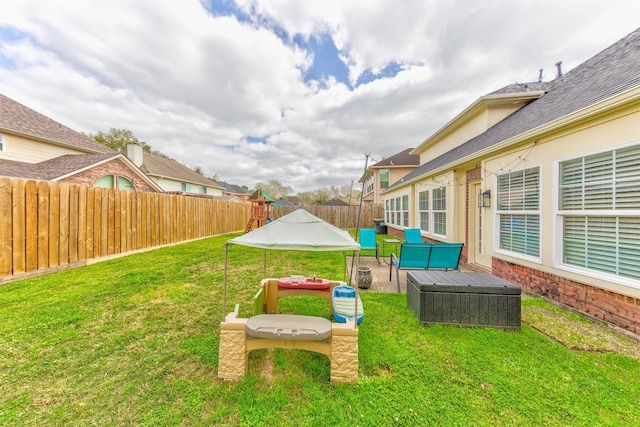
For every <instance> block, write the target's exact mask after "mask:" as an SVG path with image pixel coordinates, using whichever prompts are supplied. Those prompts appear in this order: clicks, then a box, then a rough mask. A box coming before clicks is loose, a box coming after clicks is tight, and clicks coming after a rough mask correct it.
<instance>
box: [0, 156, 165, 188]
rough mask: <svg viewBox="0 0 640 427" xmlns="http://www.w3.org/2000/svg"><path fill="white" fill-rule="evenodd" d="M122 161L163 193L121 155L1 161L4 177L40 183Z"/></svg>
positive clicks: (0, 168) (0, 165)
mask: <svg viewBox="0 0 640 427" xmlns="http://www.w3.org/2000/svg"><path fill="white" fill-rule="evenodd" d="M115 159H120V160H121V161H123V162H125V163H126V164H127V165H128V166H129V168H130V169H131V170H132V171H133V172H134V173H136V174H137V175H138V176H140V177H141V178H142V179H143V180H144V181H145V182H147V183H148V184H149V185H150V186H151V187H153V188H154V189H156V190H157V191H162V189H161V188H160V187H158V185H157V184H156V183H155V182H154V181H153V180H151V179H150V178H149V177H147V176H146V175H145V174H144V173H143V172H142V171H141V170H140V169H139V168H137V167H136V166H135V165H134V164H133V163H132V162H131V161H130V160H129V159H127V157H126V156H125V155H123V154H121V153H115V152H114V153H101V154H65V155H64V156H60V157H56V158H53V159H49V160H45V161H42V162H40V163H25V162H18V161H14V160H3V159H0V171H2V173H1V174H0V175H2V176H8V177H11V178H21V179H35V180H40V181H59V180H62V179H64V178H66V177H68V176H72V175H75V174H77V173H79V172H82V171H84V170H87V169H90V168H93V167H95V166H98V165H100V164H102V163H105V162H109V161H111V160H115Z"/></svg>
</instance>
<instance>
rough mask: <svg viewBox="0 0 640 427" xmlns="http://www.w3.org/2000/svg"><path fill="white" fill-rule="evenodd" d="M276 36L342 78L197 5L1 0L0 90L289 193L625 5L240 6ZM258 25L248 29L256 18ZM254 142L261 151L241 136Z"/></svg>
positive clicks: (424, 131) (358, 166) (620, 25)
mask: <svg viewBox="0 0 640 427" xmlns="http://www.w3.org/2000/svg"><path fill="white" fill-rule="evenodd" d="M241 7H242V8H243V9H244V10H246V11H252V10H253V11H256V12H257V13H259V14H260V15H261V16H262V18H267V19H266V22H270V23H272V24H273V25H274V26H278V27H280V28H281V29H284V30H285V31H286V32H287V33H288V34H289V35H296V34H298V35H300V36H301V37H303V38H307V39H308V38H309V37H312V36H313V35H318V34H320V33H323V32H329V33H330V34H332V36H333V39H334V41H335V43H336V46H337V47H338V49H340V50H341V52H342V55H344V57H345V60H346V61H347V64H348V66H349V72H350V78H351V81H352V82H355V81H356V80H357V78H358V77H359V76H360V75H361V73H362V72H364V71H365V70H373V71H377V70H380V69H381V68H383V67H384V66H385V65H386V64H388V63H390V62H398V63H401V64H405V65H404V69H403V70H402V71H401V72H399V73H398V74H397V75H396V76H395V77H393V78H386V79H381V80H376V81H373V82H371V83H368V84H364V85H360V86H358V87H356V88H355V89H354V90H349V89H348V88H347V87H346V86H345V85H344V84H342V83H340V82H337V81H335V79H333V80H331V79H330V80H328V81H327V82H325V84H324V85H323V86H319V85H314V84H313V83H311V84H305V82H304V81H303V72H304V70H306V69H307V68H308V67H309V66H310V61H311V57H312V52H304V51H301V50H300V49H299V48H296V47H295V46H294V45H293V44H292V43H291V42H284V41H282V40H281V38H279V37H278V35H277V34H275V32H274V31H273V28H270V27H269V26H268V25H257V24H256V23H246V22H245V23H243V22H239V21H238V20H237V19H235V18H233V17H215V16H213V15H210V14H208V13H207V12H206V10H205V8H204V7H203V6H202V5H201V4H200V2H199V1H198V0H156V1H148V0H128V1H124V0H122V1H111V0H93V1H69V0H4V1H3V4H2V13H1V14H0V25H2V26H3V27H5V29H6V28H7V27H10V28H14V29H17V30H19V31H20V32H21V33H22V34H23V35H24V37H22V38H15V37H11V36H10V35H9V32H7V31H5V32H3V33H0V34H3V35H2V37H3V39H2V44H1V45H0V66H1V67H2V68H0V87H1V89H0V91H1V92H2V93H4V94H5V95H7V96H9V97H11V98H13V99H15V100H17V101H18V102H21V103H23V104H25V105H27V106H29V107H31V108H33V109H35V110H37V111H39V112H41V113H43V114H45V115H48V116H49V117H51V118H53V119H55V120H57V121H59V122H61V123H63V124H65V125H67V126H70V127H72V128H74V129H76V130H78V131H82V132H90V133H95V132H97V131H107V130H108V129H109V128H111V127H115V128H124V129H129V130H131V131H133V132H134V134H135V135H136V136H137V137H138V138H139V139H141V140H144V141H146V142H147V143H149V144H151V146H152V147H153V148H154V149H156V150H158V151H161V152H163V153H165V154H167V155H169V156H171V157H173V158H175V159H176V160H179V161H181V162H182V163H184V164H187V165H189V166H192V167H193V166H196V165H198V166H200V167H202V169H203V171H204V172H205V174H207V175H209V176H211V175H213V174H218V175H219V176H220V177H221V178H222V179H224V180H226V181H228V182H232V183H235V184H240V185H243V184H244V185H248V186H252V185H253V184H255V183H256V182H259V181H262V182H266V181H268V180H271V179H276V180H278V181H280V182H281V183H283V184H284V185H289V186H291V187H293V188H294V189H295V190H296V191H308V190H313V189H316V188H320V187H325V186H329V185H335V186H342V185H349V184H350V183H351V181H352V180H356V181H357V179H359V178H360V176H361V174H362V172H363V167H364V160H365V153H371V157H372V158H373V160H381V159H382V157H387V156H390V155H393V154H395V153H397V152H399V151H402V150H403V149H405V148H407V147H412V146H413V147H415V146H417V145H419V144H420V143H421V142H422V141H423V140H424V139H425V138H427V137H428V136H429V135H430V134H431V133H433V132H434V131H436V130H437V129H438V128H439V127H440V126H442V125H444V124H445V123H446V122H448V121H449V120H450V119H451V118H452V117H453V116H455V115H456V114H457V113H458V112H459V111H461V110H462V109H463V108H465V107H466V106H467V105H469V104H470V103H472V102H473V101H475V100H476V99H477V98H478V97H479V96H482V95H484V94H486V93H488V92H490V91H493V90H496V89H498V88H500V87H502V86H504V85H507V84H509V83H513V82H515V81H531V80H535V79H537V76H538V69H539V68H544V69H545V72H544V75H545V79H546V80H550V79H552V78H554V76H555V68H554V65H553V64H554V63H555V62H557V61H559V60H562V61H563V69H564V71H565V72H566V71H568V70H570V69H571V68H573V67H575V66H576V65H578V64H579V63H581V62H583V61H585V60H586V59H588V58H589V57H591V56H593V55H594V54H596V53H597V52H599V51H600V50H602V49H604V48H606V47H607V46H609V45H610V44H612V43H614V42H615V41H616V40H618V39H620V38H621V37H623V36H625V35H626V34H628V33H629V32H631V31H633V30H634V29H635V28H636V26H637V22H635V21H636V19H635V18H636V17H637V16H638V13H637V12H638V6H636V2H635V0H634V1H616V0H586V1H577V0H564V1H562V0H561V1H553V2H552V1H548V0H547V1H545V0H542V1H540V0H538V1H524V0H523V1H517V2H512V1H505V0H486V1H483V2H476V1H470V0H460V1H435V0H432V1H404V2H390V1H383V0H374V1H357V2H356V1H348V2H324V1H304V2H301V1H294V0H291V1H281V0H279V1H260V0H255V1H244V0H243V1H242V2H241ZM261 22H262V21H261ZM247 136H253V137H266V138H267V144H261V143H252V142H247V140H246V137H247Z"/></svg>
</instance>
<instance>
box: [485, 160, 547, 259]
mask: <svg viewBox="0 0 640 427" xmlns="http://www.w3.org/2000/svg"><path fill="white" fill-rule="evenodd" d="M536 168H537V169H538V209H524V206H523V209H519V210H516V209H513V210H509V209H499V207H500V200H499V198H500V190H499V187H498V180H499V178H500V177H501V176H504V175H509V174H515V173H519V172H523V171H525V170H529V169H536ZM494 188H495V189H496V191H495V196H494V197H492V198H493V199H494V200H495V201H494V202H493V203H492V204H493V206H494V207H493V208H492V209H494V217H495V230H494V242H493V246H494V248H495V249H494V250H495V252H496V253H499V254H503V255H508V256H510V257H514V258H518V259H523V260H526V261H531V262H534V263H537V264H541V263H542V249H543V248H542V233H543V229H544V222H543V218H542V189H543V188H544V185H543V174H542V165H541V164H533V165H527V166H526V167H523V168H518V169H513V170H510V171H508V172H504V173H500V174H496V175H495V182H494ZM523 197H524V196H523ZM502 215H528V216H537V217H538V255H537V256H534V255H529V254H525V253H522V252H516V251H512V250H508V249H502V248H501V247H500V225H501V221H500V219H501V216H502Z"/></svg>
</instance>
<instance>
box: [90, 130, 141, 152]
mask: <svg viewBox="0 0 640 427" xmlns="http://www.w3.org/2000/svg"><path fill="white" fill-rule="evenodd" d="M88 136H89V138H92V139H94V140H95V141H97V142H99V143H100V144H102V145H106V146H107V147H109V148H111V149H113V150H116V151H119V152H121V153H124V152H126V150H127V145H129V144H136V145H140V146H142V149H143V150H144V151H146V152H151V146H150V145H149V144H147V143H146V142H144V141H140V140H139V139H138V138H136V136H135V135H134V134H133V132H131V131H130V130H127V129H115V128H111V129H109V132H107V133H105V132H102V131H100V132H98V133H96V134H95V135H94V134H91V133H90V134H89V135H88Z"/></svg>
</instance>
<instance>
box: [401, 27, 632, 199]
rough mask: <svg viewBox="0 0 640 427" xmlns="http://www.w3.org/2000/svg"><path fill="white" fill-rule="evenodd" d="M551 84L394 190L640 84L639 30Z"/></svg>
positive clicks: (424, 165) (421, 167)
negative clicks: (526, 102)
mask: <svg viewBox="0 0 640 427" xmlns="http://www.w3.org/2000/svg"><path fill="white" fill-rule="evenodd" d="M547 86H548V91H547V93H546V94H544V95H543V96H541V97H540V98H538V99H535V100H534V101H532V102H531V103H529V104H527V105H525V106H524V107H522V108H520V109H519V110H517V111H515V112H514V113H512V114H511V115H509V116H507V117H506V118H505V119H503V120H502V121H500V122H498V123H496V124H495V125H494V126H492V127H490V128H489V129H487V130H486V131H485V132H484V133H482V134H480V135H478V136H476V137H474V138H472V139H470V140H468V141H467V142H465V143H463V144H461V145H459V146H457V147H455V148H453V149H452V150H450V151H448V152H447V153H445V154H443V155H441V156H439V157H436V158H434V159H433V160H431V161H429V162H426V163H424V164H423V165H421V166H419V167H418V168H416V169H414V170H413V171H412V172H410V173H409V174H407V175H406V176H405V177H404V178H402V179H401V180H400V181H398V182H396V183H395V184H394V185H392V186H391V187H389V189H392V188H395V187H399V186H402V185H404V184H406V183H408V182H411V181H412V180H415V179H417V178H419V177H420V176H422V175H425V174H428V173H429V172H431V171H434V170H437V169H439V168H442V167H445V166H447V165H450V164H454V163H455V162H457V161H461V160H462V159H465V158H468V157H470V156H472V155H473V154H475V153H478V152H480V151H483V150H485V149H488V148H491V147H492V146H495V145H497V144H499V143H501V142H503V141H507V140H509V139H511V138H515V137H517V136H518V135H522V134H525V133H527V132H530V131H533V130H535V129H536V128H539V127H541V126H543V125H545V124H548V123H551V122H553V121H555V120H558V119H561V118H563V117H565V116H568V115H569V114H572V113H575V112H577V111H579V110H582V109H584V108H586V107H589V106H591V105H594V104H596V103H598V102H601V101H604V100H606V99H607V98H610V97H612V96H615V95H618V94H621V93H623V92H625V91H627V90H630V89H633V88H637V87H639V86H640V28H639V29H637V30H635V31H634V32H632V33H631V34H629V35H628V36H626V37H624V38H623V39H621V40H620V41H618V42H617V43H615V44H613V45H612V46H610V47H608V48H607V49H605V50H603V51H602V52H600V53H598V54H597V55H595V56H594V57H592V58H591V59H589V60H587V61H586V62H584V63H583V64H581V65H579V66H577V67H576V68H574V69H573V70H571V71H569V72H568V73H566V74H564V75H562V76H560V77H559V78H557V79H556V80H554V81H552V82H550V83H549V84H548V85H547Z"/></svg>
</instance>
